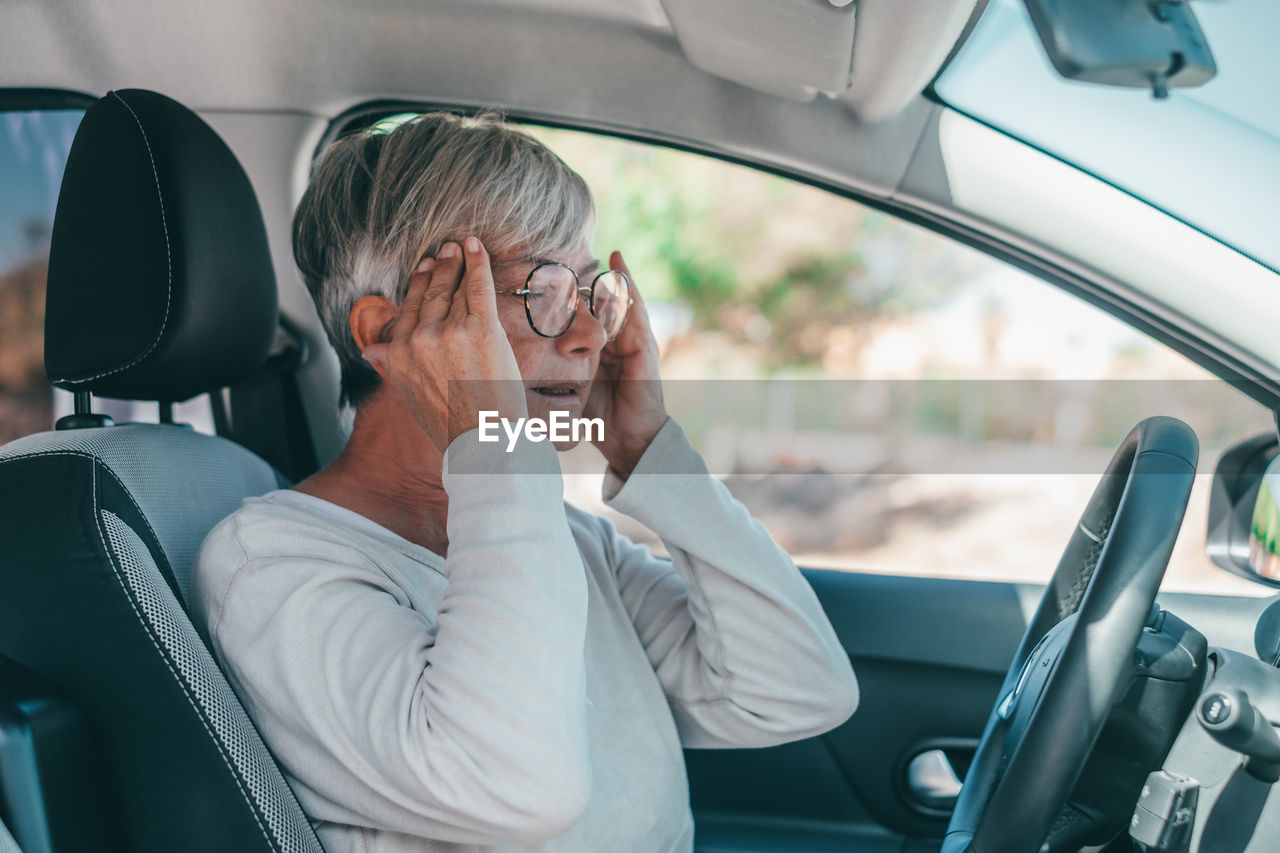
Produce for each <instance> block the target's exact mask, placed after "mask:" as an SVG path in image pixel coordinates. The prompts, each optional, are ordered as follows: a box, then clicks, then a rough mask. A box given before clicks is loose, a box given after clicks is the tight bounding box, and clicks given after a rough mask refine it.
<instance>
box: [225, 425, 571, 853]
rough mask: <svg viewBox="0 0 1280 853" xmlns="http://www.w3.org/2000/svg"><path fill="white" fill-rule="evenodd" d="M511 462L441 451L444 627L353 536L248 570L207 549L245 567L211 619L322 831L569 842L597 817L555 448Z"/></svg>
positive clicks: (522, 452)
mask: <svg viewBox="0 0 1280 853" xmlns="http://www.w3.org/2000/svg"><path fill="white" fill-rule="evenodd" d="M504 448H505V446H500V445H495V444H480V443H477V441H476V431H474V430H473V431H471V432H469V433H465V434H463V435H462V436H459V437H458V438H457V439H455V440H454V442H453V443H452V444H451V445H450V446H449V448H448V450H447V452H446V454H445V470H444V486H445V490H446V491H447V493H448V495H449V510H448V533H449V553H448V558H447V559H446V561H445V564H444V571H445V574H446V575H447V578H448V585H447V588H446V589H445V591H444V593H443V599H442V600H441V602H440V604H439V608H438V615H437V618H436V619H435V621H434V623H433V622H432V621H431V620H429V619H428V618H427V617H426V616H424V615H423V614H421V613H419V612H417V611H416V610H414V609H412V608H411V607H410V606H408V604H409V602H408V601H407V599H405V597H404V594H403V592H402V591H400V590H399V589H398V587H396V586H395V584H394V583H392V582H391V581H390V579H389V578H388V577H387V576H386V575H385V574H383V573H382V572H380V571H378V569H377V567H376V566H372V565H370V561H369V559H368V557H367V556H366V555H364V554H362V553H360V552H359V551H358V550H357V549H356V548H354V547H353V546H352V545H351V544H349V543H348V542H347V541H345V540H344V538H343V536H342V534H341V532H340V531H334V532H327V531H324V530H322V529H319V528H316V527H315V526H314V525H299V526H300V527H303V528H304V530H303V531H301V532H303V533H304V534H305V536H298V535H297V532H293V535H291V536H289V535H286V536H283V537H282V539H283V541H280V542H278V543H275V544H273V545H271V546H270V547H266V543H263V542H262V541H260V540H259V541H257V542H255V543H254V546H253V547H252V548H251V549H246V547H245V543H244V542H239V543H237V547H239V548H240V550H241V553H242V555H243V554H250V555H251V559H249V560H248V561H245V560H244V558H243V556H241V557H239V558H236V557H235V555H228V554H217V553H214V554H208V553H202V555H201V560H202V561H205V560H214V561H217V560H224V561H225V560H228V559H233V560H234V559H238V560H239V562H240V564H239V567H238V568H237V569H236V571H235V573H234V575H232V576H231V577H230V579H229V580H228V581H227V583H226V587H225V589H222V590H218V589H213V590H207V589H206V590H202V591H201V593H200V594H201V595H202V596H203V600H202V602H201V605H200V606H201V607H202V608H204V609H205V610H206V611H208V619H209V626H210V632H209V633H210V635H211V638H212V639H213V645H214V647H215V649H216V652H217V654H218V656H219V658H220V659H221V661H222V663H223V664H224V666H225V667H226V668H227V669H228V670H229V673H230V675H231V677H232V679H233V682H234V683H236V686H237V691H238V692H239V693H240V694H241V696H242V698H244V699H245V701H246V705H247V706H248V709H249V711H250V713H251V715H252V716H253V717H254V719H255V722H257V723H258V725H259V728H260V729H261V730H262V732H263V735H264V738H265V739H266V740H267V742H268V743H269V744H270V745H271V747H272V750H273V752H274V753H275V754H276V756H277V758H278V759H279V760H280V761H281V763H282V765H283V766H284V767H285V768H286V769H287V770H288V771H289V773H290V775H291V776H292V777H294V779H296V780H298V784H300V785H301V788H302V789H301V790H299V798H300V799H301V800H302V801H303V802H304V805H308V804H309V805H310V807H309V808H308V813H309V814H311V815H312V817H313V818H315V817H320V818H322V819H325V820H333V821H337V822H341V823H348V824H351V825H355V826H365V827H371V828H375V829H383V830H390V831H393V832H400V833H407V834H410V835H416V836H421V837H424V838H431V839H438V840H443V841H452V842H462V843H474V844H502V843H508V844H509V843H534V842H537V841H540V840H545V839H546V838H551V837H555V836H556V835H560V834H563V833H564V832H565V831H566V830H567V829H568V828H569V827H570V826H572V825H573V823H574V822H576V821H577V819H578V818H579V816H580V815H581V813H582V811H583V809H585V807H586V803H587V799H588V796H589V791H590V767H589V764H588V756H587V741H586V737H587V735H586V732H587V724H586V711H585V677H584V672H583V643H584V636H585V631H586V618H587V613H586V581H585V576H584V570H583V566H582V561H581V556H580V554H579V552H578V549H577V546H576V544H575V542H574V539H573V537H572V535H571V533H570V532H569V528H568V523H567V521H566V518H565V515H564V505H563V502H562V498H561V494H562V482H561V478H560V475H559V465H558V462H557V461H556V458H555V453H554V450H553V449H552V448H551V445H550V444H545V445H537V444H529V443H527V442H522V443H521V444H519V445H517V447H516V449H515V451H514V452H513V453H510V454H508V453H507V452H506V451H505V449H504ZM547 472H552V473H547ZM228 547H229V546H228ZM207 549H208V546H206V550H207ZM210 596H217V598H216V600H210Z"/></svg>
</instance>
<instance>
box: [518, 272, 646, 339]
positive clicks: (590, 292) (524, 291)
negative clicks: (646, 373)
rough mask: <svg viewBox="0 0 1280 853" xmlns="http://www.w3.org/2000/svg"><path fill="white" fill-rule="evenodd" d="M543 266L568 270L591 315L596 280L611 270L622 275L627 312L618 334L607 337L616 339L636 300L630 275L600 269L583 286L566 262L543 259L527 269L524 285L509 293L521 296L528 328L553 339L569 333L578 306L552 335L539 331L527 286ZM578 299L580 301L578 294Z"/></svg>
mask: <svg viewBox="0 0 1280 853" xmlns="http://www.w3.org/2000/svg"><path fill="white" fill-rule="evenodd" d="M543 267H564V268H565V269H567V270H568V271H569V274H570V275H572V276H573V280H574V281H576V282H577V283H578V286H577V287H575V288H574V289H573V290H574V293H575V294H582V293H586V294H587V310H588V311H589V312H591V316H592V317H594V316H596V282H598V281H600V278H601V277H602V276H604V275H606V274H607V273H611V272H615V273H617V274H618V275H620V276H622V280H623V281H625V282H626V283H627V313H626V316H624V317H623V318H622V326H619V327H618V334H616V335H614V336H613V337H611V338H609V339H608V340H610V341H614V340H617V338H618V335H621V334H622V330H623V328H625V327H626V325H627V318H629V317H630V316H631V306H632V305H634V304H635V302H636V300H635V297H634V296H632V295H631V286H632V285H631V276H629V275H627V274H626V273H625V272H623V271H622V270H615V269H605V270H600V272H598V273H596V275H595V277H594V278H592V279H591V286H590V287H583V286H582V279H581V278H580V277H579V276H578V271H577V270H575V269H574V268H573V267H571V266H569V265H568V264H562V263H560V262H559V261H543V262H542V263H540V264H538V265H537V266H536V267H534V268H533V269H532V270H530V271H529V274H528V275H527V276H525V279H524V287H522V288H520V289H519V290H513V291H511V293H512V295H514V296H519V297H522V298H523V300H524V317H525V319H526V320H528V321H529V328H530V329H533V333H534V334H535V335H537V336H538V337H541V338H552V339H554V338H560V337H564V336H565V335H567V334H568V333H569V330H570V329H571V328H573V321H574V320H576V319H578V306H577V305H574V306H573V313H571V314H570V315H569V322H568V323H566V324H565V326H564V328H563V329H562V330H561V331H559V332H556V333H555V334H554V335H548V334H545V333H543V332H541V331H539V330H538V327H537V326H536V325H534V322H533V312H532V311H531V310H529V294H530V293H532V292H533V291H532V289H531V288H530V287H529V284H530V283H531V282H532V281H533V276H534V273H536V272H537V271H538V270H540V269H542V268H543ZM578 301H579V302H581V297H580V296H579V300H578Z"/></svg>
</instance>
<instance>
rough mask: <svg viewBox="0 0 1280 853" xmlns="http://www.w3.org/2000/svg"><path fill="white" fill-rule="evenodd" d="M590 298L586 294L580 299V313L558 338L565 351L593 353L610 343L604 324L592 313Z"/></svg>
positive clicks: (584, 353)
mask: <svg viewBox="0 0 1280 853" xmlns="http://www.w3.org/2000/svg"><path fill="white" fill-rule="evenodd" d="M588 300H589V297H587V295H586V294H583V296H582V298H581V299H579V300H578V313H577V314H575V315H574V317H573V323H572V324H571V325H570V326H569V331H567V332H565V333H564V334H563V335H561V336H560V337H559V338H558V339H557V343H558V344H560V345H561V346H562V347H564V350H563V351H564V352H567V353H575V354H583V355H592V354H594V353H596V352H599V351H600V350H601V349H603V348H604V345H605V344H606V343H608V335H607V334H606V333H605V330H604V326H602V325H600V321H599V320H597V319H596V317H595V315H594V314H592V313H591V309H590V307H589V305H588Z"/></svg>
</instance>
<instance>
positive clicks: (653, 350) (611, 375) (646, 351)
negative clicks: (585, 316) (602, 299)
mask: <svg viewBox="0 0 1280 853" xmlns="http://www.w3.org/2000/svg"><path fill="white" fill-rule="evenodd" d="M609 268H610V269H616V270H622V271H623V272H624V273H626V274H627V278H628V279H630V280H631V297H632V299H634V300H635V302H634V303H633V304H632V305H631V310H630V311H629V312H628V314H627V321H626V323H625V324H624V325H623V327H622V331H621V332H620V333H619V334H618V337H616V338H614V339H613V340H612V341H610V342H609V343H607V344H605V346H604V349H603V350H601V352H600V366H599V368H597V370H596V376H595V381H594V382H592V384H591V393H590V395H589V396H588V398H587V404H586V406H585V407H584V412H583V414H584V415H585V416H586V417H591V418H602V419H603V420H604V439H603V440H602V441H597V442H595V445H596V447H598V448H600V452H601V453H603V454H604V458H605V460H606V461H608V463H609V467H610V468H612V469H613V470H614V471H615V472H616V473H617V474H618V475H619V476H620V477H622V478H623V479H626V478H627V477H629V476H631V472H632V470H634V469H635V467H636V463H637V462H638V461H640V457H641V456H642V455H643V454H644V452H645V450H646V449H647V448H648V447H649V443H650V442H651V441H653V437H654V436H655V435H657V434H658V430H659V429H661V428H662V425H663V424H664V423H666V420H667V409H666V406H665V405H664V404H663V402H662V381H661V379H660V377H659V376H658V342H657V341H656V340H655V339H654V337H653V330H652V329H651V328H650V327H649V312H648V311H647V310H645V305H644V299H642V298H641V296H640V289H639V288H638V287H636V283H635V279H633V278H631V270H629V269H627V263H626V261H624V260H623V259H622V253H621V252H613V253H612V254H610V255H609Z"/></svg>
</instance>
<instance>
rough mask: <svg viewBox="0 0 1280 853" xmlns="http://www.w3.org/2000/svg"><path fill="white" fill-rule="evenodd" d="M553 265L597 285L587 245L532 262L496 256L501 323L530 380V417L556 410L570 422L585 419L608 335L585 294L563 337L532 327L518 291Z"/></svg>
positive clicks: (527, 386) (495, 278)
mask: <svg viewBox="0 0 1280 853" xmlns="http://www.w3.org/2000/svg"><path fill="white" fill-rule="evenodd" d="M547 261H555V262H558V263H562V264H564V265H566V266H568V267H570V268H571V269H573V270H574V272H576V273H577V274H578V281H579V284H580V285H581V286H583V287H589V286H590V285H591V281H592V279H594V278H595V276H596V275H597V273H598V272H599V267H600V263H599V261H598V260H597V259H596V258H595V257H594V256H593V255H592V254H591V250H590V249H589V248H588V246H587V244H586V242H585V241H583V242H581V243H580V244H579V245H578V246H577V248H575V249H573V250H571V251H569V252H568V253H567V254H565V255H564V256H562V257H555V258H528V257H523V256H522V253H520V252H518V251H517V252H509V253H506V254H504V255H497V256H494V257H493V259H492V267H493V281H494V285H495V286H496V289H497V303H498V319H499V320H500V321H501V323H502V328H503V329H504V330H505V331H506V333H507V340H508V341H510V343H511V349H512V351H513V352H514V353H515V356H516V365H517V366H518V367H519V368H520V375H521V377H523V379H524V386H525V399H526V401H527V404H528V408H529V417H531V418H542V419H544V420H546V419H547V418H548V415H549V413H550V412H552V411H563V412H567V413H568V416H569V417H570V418H576V417H580V416H581V415H582V407H583V404H584V403H585V402H586V400H587V395H588V394H589V392H590V391H591V381H592V380H593V379H594V378H595V375H596V367H597V366H598V365H599V363H600V351H601V349H603V347H604V345H605V342H606V336H605V331H604V328H603V327H602V326H601V325H600V322H599V321H598V320H596V318H595V317H594V316H592V314H591V312H590V310H588V306H587V299H586V295H585V294H583V296H582V298H581V299H580V300H579V303H578V313H577V314H576V315H575V316H574V319H573V324H572V325H571V326H570V327H569V331H567V332H565V333H564V334H563V335H560V336H559V337H555V338H545V337H542V336H541V335H539V334H538V333H537V332H535V331H534V330H533V329H532V328H531V327H530V325H529V320H528V318H527V317H526V315H525V309H524V297H523V296H520V295H517V294H516V293H514V291H517V290H520V289H522V288H523V287H524V285H525V280H526V279H527V278H528V276H529V273H530V272H532V270H533V268H534V267H536V266H537V265H538V264H540V263H544V262H547ZM572 444H573V443H572V442H568V443H563V442H556V447H557V448H558V449H561V450H564V449H566V448H567V447H570V446H572Z"/></svg>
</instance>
